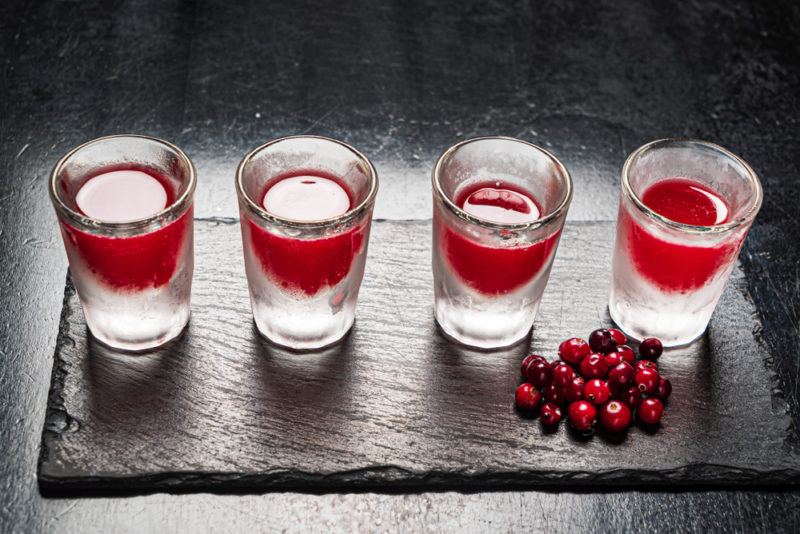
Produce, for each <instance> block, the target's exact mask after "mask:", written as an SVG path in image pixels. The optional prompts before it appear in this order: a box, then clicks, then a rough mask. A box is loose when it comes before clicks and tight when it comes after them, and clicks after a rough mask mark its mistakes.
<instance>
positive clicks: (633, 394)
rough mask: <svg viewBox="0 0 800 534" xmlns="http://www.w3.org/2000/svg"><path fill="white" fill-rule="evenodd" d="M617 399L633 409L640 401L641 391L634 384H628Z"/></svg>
mask: <svg viewBox="0 0 800 534" xmlns="http://www.w3.org/2000/svg"><path fill="white" fill-rule="evenodd" d="M617 400H619V401H620V402H624V403H625V404H627V405H628V407H629V408H630V409H631V410H635V409H636V407H637V406H639V404H641V402H642V392H641V391H639V388H637V387H636V386H630V387H628V388H625V389H624V390H622V393H620V395H619V397H618V399H617Z"/></svg>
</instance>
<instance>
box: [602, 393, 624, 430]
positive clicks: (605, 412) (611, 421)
mask: <svg viewBox="0 0 800 534" xmlns="http://www.w3.org/2000/svg"><path fill="white" fill-rule="evenodd" d="M600 424H601V425H603V428H605V429H606V430H608V431H609V432H622V431H623V430H625V429H626V428H628V426H630V424H631V409H630V408H628V406H627V405H626V404H625V403H623V402H620V401H618V400H612V401H608V402H607V403H606V404H605V405H603V407H602V408H600Z"/></svg>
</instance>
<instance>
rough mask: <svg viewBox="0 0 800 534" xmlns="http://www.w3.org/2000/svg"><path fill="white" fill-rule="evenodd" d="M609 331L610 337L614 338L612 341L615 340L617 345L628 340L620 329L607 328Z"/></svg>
mask: <svg viewBox="0 0 800 534" xmlns="http://www.w3.org/2000/svg"><path fill="white" fill-rule="evenodd" d="M608 331H609V332H611V337H613V338H614V341H616V342H617V345H624V344H625V343H627V342H628V338H627V337H626V336H625V334H623V333H622V330H617V329H616V328H609V329H608Z"/></svg>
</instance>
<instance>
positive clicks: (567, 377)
mask: <svg viewBox="0 0 800 534" xmlns="http://www.w3.org/2000/svg"><path fill="white" fill-rule="evenodd" d="M552 378H553V383H554V384H557V385H558V386H559V387H562V388H563V387H567V385H568V384H569V383H570V382H572V379H573V378H575V371H574V370H573V369H572V367H570V366H569V365H567V364H566V363H564V362H561V363H559V364H558V365H556V366H555V367H553V373H552Z"/></svg>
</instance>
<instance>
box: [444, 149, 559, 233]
mask: <svg viewBox="0 0 800 534" xmlns="http://www.w3.org/2000/svg"><path fill="white" fill-rule="evenodd" d="M480 141H506V142H511V143H519V144H522V145H525V146H527V147H528V148H532V149H534V150H536V151H538V152H541V153H542V154H544V156H545V157H546V158H547V159H548V160H550V162H551V163H553V165H554V166H555V167H556V169H558V171H559V172H560V173H561V175H562V176H563V177H564V178H565V180H564V181H565V188H566V194H565V195H564V198H563V199H562V200H561V202H560V203H559V204H558V206H556V207H555V209H553V210H552V211H551V212H550V213H548V214H547V215H545V216H544V217H540V218H539V219H536V220H535V221H531V222H524V223H498V222H494V221H490V220H488V219H484V218H482V217H477V216H475V215H472V214H469V213H467V212H466V211H464V210H463V209H461V208H460V207H458V205H457V204H456V203H455V202H454V201H453V200H452V199H451V198H450V197H449V196H447V194H445V192H444V189H443V188H442V184H441V180H440V178H441V175H442V170H443V167H444V165H445V163H446V160H448V159H449V158H450V157H451V156H452V155H453V154H454V153H455V152H456V151H457V150H458V149H460V148H462V147H463V146H465V145H468V144H471V143H476V142H480ZM431 182H432V183H433V191H434V193H436V196H437V197H439V198H440V199H442V201H443V202H444V205H445V206H446V207H447V208H448V209H449V210H450V211H451V212H452V213H453V214H455V215H456V216H458V217H459V218H461V219H463V220H465V221H467V222H470V223H473V224H477V225H478V226H483V227H485V228H493V229H500V230H534V229H537V228H541V227H543V226H546V225H547V224H548V223H550V222H551V221H553V220H554V219H558V218H559V217H560V216H561V215H562V214H564V213H565V212H566V211H567V209H569V205H570V202H571V201H572V175H570V173H569V171H568V170H567V168H566V166H565V165H564V164H563V163H561V160H559V159H558V158H557V157H555V156H554V155H553V154H552V153H551V152H550V151H548V150H546V149H544V148H542V147H540V146H539V145H535V144H533V143H529V142H528V141H523V140H522V139H517V138H515V137H507V136H502V135H489V136H483V137H473V138H471V139H465V140H464V141H460V142H458V143H456V144H454V145H453V146H451V147H450V148H448V149H447V150H445V151H444V152H443V153H442V155H441V156H439V159H437V160H436V164H435V165H434V167H433V172H432V173H431Z"/></svg>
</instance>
